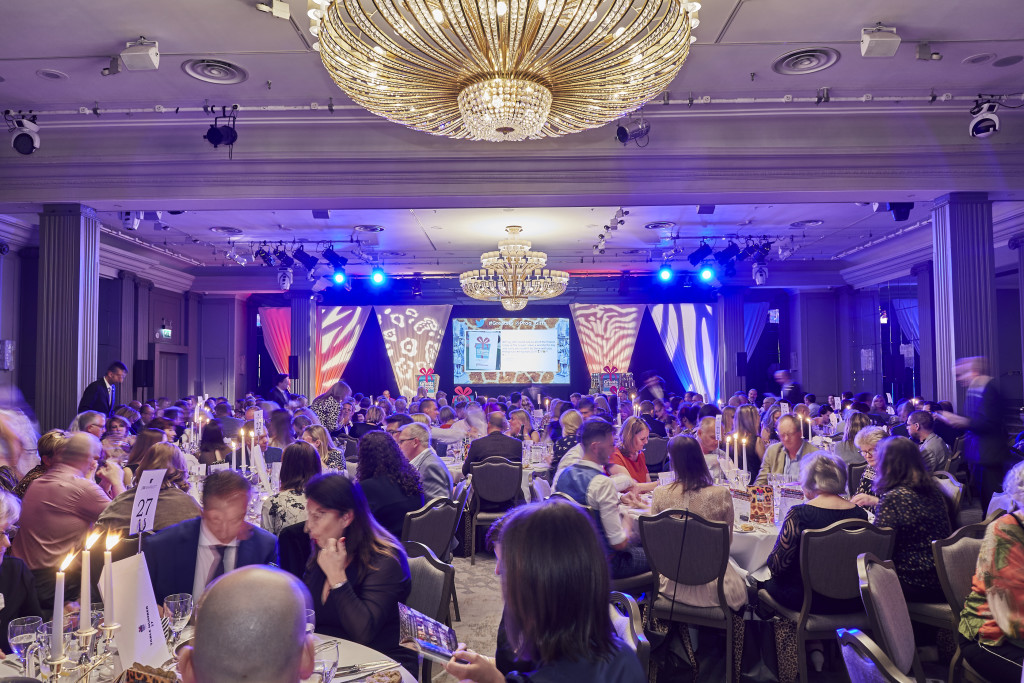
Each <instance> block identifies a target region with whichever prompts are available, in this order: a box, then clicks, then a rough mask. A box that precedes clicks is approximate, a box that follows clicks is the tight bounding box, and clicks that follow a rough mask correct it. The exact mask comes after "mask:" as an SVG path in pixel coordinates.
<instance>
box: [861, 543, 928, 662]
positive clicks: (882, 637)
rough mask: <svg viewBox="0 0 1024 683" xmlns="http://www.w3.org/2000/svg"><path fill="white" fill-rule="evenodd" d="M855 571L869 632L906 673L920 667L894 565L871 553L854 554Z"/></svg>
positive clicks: (912, 629)
mask: <svg viewBox="0 0 1024 683" xmlns="http://www.w3.org/2000/svg"><path fill="white" fill-rule="evenodd" d="M857 574H858V576H859V577H860V595H861V598H862V599H863V600H864V609H865V610H867V613H868V620H869V622H870V623H871V633H872V634H874V636H875V640H876V641H877V643H878V644H879V645H881V647H882V650H883V651H884V652H885V653H886V654H887V655H889V658H890V659H891V660H892V662H893V664H895V665H896V668H897V669H899V670H900V671H901V672H903V673H905V674H907V673H910V671H911V669H914V670H915V672H916V670H918V669H919V668H920V663H919V662H918V661H917V646H916V644H915V642H914V627H913V625H912V624H911V623H910V612H909V611H908V610H907V601H906V599H905V598H904V597H903V589H902V588H901V587H900V579H899V577H898V576H896V566H895V565H894V564H893V563H892V561H891V560H888V561H885V562H883V561H881V560H879V559H878V558H877V557H875V556H874V555H872V554H871V553H862V554H860V555H858V556H857Z"/></svg>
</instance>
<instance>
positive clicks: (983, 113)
mask: <svg viewBox="0 0 1024 683" xmlns="http://www.w3.org/2000/svg"><path fill="white" fill-rule="evenodd" d="M998 108H999V104H998V103H997V102H991V101H989V102H977V103H976V104H975V105H974V106H973V107H971V116H973V117H974V118H972V119H971V127H970V128H969V130H970V131H971V137H972V138H987V137H991V136H993V135H995V134H996V133H998V132H999V117H998V116H996V110H997V109H998ZM22 153H23V154H24V152H22Z"/></svg>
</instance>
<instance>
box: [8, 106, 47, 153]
mask: <svg viewBox="0 0 1024 683" xmlns="http://www.w3.org/2000/svg"><path fill="white" fill-rule="evenodd" d="M4 118H5V119H6V120H7V130H8V132H9V133H10V134H11V147H13V148H14V151H16V152H17V153H18V154H26V155H27V154H31V153H32V152H34V151H36V150H37V149H39V126H38V125H37V124H36V122H35V121H33V120H31V119H25V118H21V119H16V118H14V117H13V116H12V115H11V112H10V110H8V111H5V112H4ZM34 118H35V117H34V116H33V117H32V119H34Z"/></svg>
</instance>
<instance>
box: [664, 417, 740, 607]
mask: <svg viewBox="0 0 1024 683" xmlns="http://www.w3.org/2000/svg"><path fill="white" fill-rule="evenodd" d="M708 421H710V422H711V428H712V430H713V429H714V422H715V419H714V418H713V417H706V418H704V420H703V421H702V423H701V427H702V428H703V426H704V424H705V423H707V422H708ZM706 457H707V456H706V455H705V454H704V453H703V451H702V447H701V446H700V445H699V444H698V442H697V441H696V440H695V439H692V438H690V437H688V436H677V437H675V438H673V439H672V440H671V441H669V442H668V459H669V462H670V463H671V464H672V472H674V473H675V475H676V480H675V481H674V482H672V483H671V484H669V485H667V486H659V487H658V488H656V489H654V498H653V500H652V501H651V514H652V515H656V514H658V513H659V512H661V511H662V510H689V511H690V512H692V513H693V514H695V515H700V516H701V517H703V518H704V519H706V520H709V521H711V522H727V523H728V524H729V538H730V539H731V538H732V525H733V521H734V519H733V507H732V495H731V494H730V493H729V489H728V488H725V487H723V486H715V485H714V484H715V482H714V480H713V479H712V478H711V472H710V471H709V470H708V466H707V462H706V460H705V458H706ZM715 464H716V465H717V462H716V463H715ZM658 591H659V593H660V594H662V595H664V596H665V597H667V598H668V599H670V600H676V601H678V602H681V603H684V604H687V605H692V606H694V607H717V606H718V581H717V579H716V580H715V581H712V582H710V583H707V584H704V585H703V586H680V585H678V584H676V583H675V582H673V581H669V580H668V579H666V578H665V577H664V576H662V577H661V587H660V588H659V589H658ZM725 599H726V601H727V602H728V603H729V607H730V608H731V609H733V610H739V609H740V608H741V607H743V605H745V604H746V603H747V590H746V587H745V584H744V578H743V575H742V574H741V573H740V571H739V570H738V569H737V567H736V566H735V565H734V563H733V562H730V563H729V566H728V567H727V568H726V572H725Z"/></svg>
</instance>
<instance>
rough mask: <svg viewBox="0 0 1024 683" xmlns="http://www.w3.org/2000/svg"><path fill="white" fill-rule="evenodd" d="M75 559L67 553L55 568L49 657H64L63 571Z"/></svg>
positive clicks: (73, 555) (58, 658)
mask: <svg viewBox="0 0 1024 683" xmlns="http://www.w3.org/2000/svg"><path fill="white" fill-rule="evenodd" d="M73 559H75V554H74V553H68V556H67V557H65V558H64V561H63V562H61V563H60V569H58V570H57V583H56V584H55V585H54V587H53V628H52V629H51V630H50V659H51V660H52V661H55V662H56V661H59V660H61V659H63V658H64V572H65V571H67V568H68V565H70V564H71V561H72V560H73Z"/></svg>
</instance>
